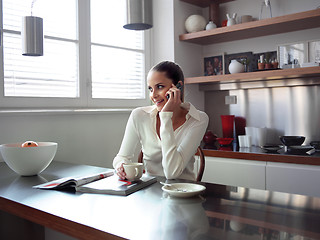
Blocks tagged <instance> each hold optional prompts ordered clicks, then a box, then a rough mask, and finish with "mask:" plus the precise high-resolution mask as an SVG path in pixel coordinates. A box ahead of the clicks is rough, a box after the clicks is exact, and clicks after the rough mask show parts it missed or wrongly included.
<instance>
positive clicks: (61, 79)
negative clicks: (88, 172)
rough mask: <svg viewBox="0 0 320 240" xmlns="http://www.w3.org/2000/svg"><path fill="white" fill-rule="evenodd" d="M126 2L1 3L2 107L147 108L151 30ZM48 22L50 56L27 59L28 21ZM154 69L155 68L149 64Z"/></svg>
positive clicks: (46, 53) (46, 38) (49, 0)
mask: <svg viewBox="0 0 320 240" xmlns="http://www.w3.org/2000/svg"><path fill="white" fill-rule="evenodd" d="M125 2H126V1H125V0H118V1H113V0H91V1H88V0H68V1H65V0H36V1H32V0H2V15H3V21H2V28H3V48H2V56H3V58H2V59H3V62H2V64H1V65H2V66H1V67H2V68H1V70H2V79H3V81H1V88H0V90H2V92H3V93H2V96H0V98H1V99H0V100H1V103H0V106H1V107H40V106H42V107H45V106H49V107H53V106H55V107H63V106H81V107H88V106H89V107H90V106H104V107H131V106H138V105H141V104H146V103H147V100H146V99H145V93H146V90H145V69H146V62H147V61H146V57H147V54H146V48H145V37H146V36H145V35H147V34H148V33H147V34H145V32H143V31H130V30H125V29H123V28H122V26H123V24H124V21H125V13H126V11H125ZM32 3H33V8H32V13H33V15H34V16H39V17H42V18H43V19H44V23H43V24H44V56H41V57H26V56H22V54H21V33H20V31H21V21H22V16H30V14H31V5H32ZM148 67H149V66H148Z"/></svg>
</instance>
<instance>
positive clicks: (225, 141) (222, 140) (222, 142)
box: [217, 138, 233, 146]
mask: <svg viewBox="0 0 320 240" xmlns="http://www.w3.org/2000/svg"><path fill="white" fill-rule="evenodd" d="M217 140H218V142H219V144H220V146H229V145H231V143H232V142H233V138H217Z"/></svg>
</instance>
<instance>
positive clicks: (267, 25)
mask: <svg viewBox="0 0 320 240" xmlns="http://www.w3.org/2000/svg"><path fill="white" fill-rule="evenodd" d="M184 2H189V3H192V2H193V4H195V5H198V6H200V5H199V4H200V2H203V1H196V0H190V1H187V0H184ZM197 2H199V4H196V3H197ZM204 2H208V1H204ZM316 27H320V9H315V10H310V11H305V12H299V13H294V14H288V15H284V16H279V17H273V18H268V19H262V20H259V21H253V22H247V23H241V24H236V25H233V26H228V27H220V28H216V29H211V30H205V31H199V32H195V33H187V34H182V35H180V36H179V40H180V41H185V42H190V43H196V44H201V45H207V44H214V43H220V42H229V41H235V40H241V39H248V38H254V37H261V36H267V35H272V34H279V33H286V32H292V31H299V30H304V29H310V28H316Z"/></svg>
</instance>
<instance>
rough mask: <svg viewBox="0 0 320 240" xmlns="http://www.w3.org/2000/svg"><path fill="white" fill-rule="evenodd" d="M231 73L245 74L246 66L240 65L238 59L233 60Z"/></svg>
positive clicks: (230, 66) (230, 68)
mask: <svg viewBox="0 0 320 240" xmlns="http://www.w3.org/2000/svg"><path fill="white" fill-rule="evenodd" d="M229 72H230V73H231V74H232V73H242V72H244V65H243V64H241V63H239V62H238V61H237V60H236V59H233V60H231V62H230V64H229Z"/></svg>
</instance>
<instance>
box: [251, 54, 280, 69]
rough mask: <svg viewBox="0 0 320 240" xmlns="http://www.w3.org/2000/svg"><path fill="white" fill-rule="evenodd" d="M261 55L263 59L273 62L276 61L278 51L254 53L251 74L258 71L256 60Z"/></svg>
mask: <svg viewBox="0 0 320 240" xmlns="http://www.w3.org/2000/svg"><path fill="white" fill-rule="evenodd" d="M261 55H263V59H266V58H269V59H270V60H271V61H274V60H277V61H278V51H268V52H261V53H254V54H253V64H252V72H255V71H258V70H259V69H258V60H259V59H260V56H261Z"/></svg>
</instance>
